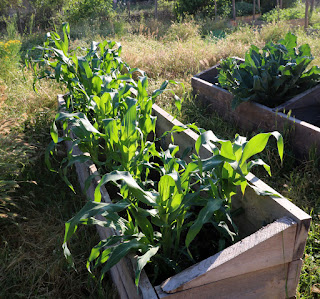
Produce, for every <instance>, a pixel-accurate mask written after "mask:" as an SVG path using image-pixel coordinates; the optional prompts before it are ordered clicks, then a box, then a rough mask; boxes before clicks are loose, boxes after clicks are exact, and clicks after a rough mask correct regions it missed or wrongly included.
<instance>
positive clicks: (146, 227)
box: [131, 208, 153, 244]
mask: <svg viewBox="0 0 320 299" xmlns="http://www.w3.org/2000/svg"><path fill="white" fill-rule="evenodd" d="M142 210H143V209H141V208H139V210H137V211H135V210H134V209H131V213H132V215H133V217H134V219H135V221H136V224H138V226H139V227H140V229H141V231H142V233H143V234H144V235H145V236H146V237H147V238H148V240H149V242H150V243H151V244H152V243H153V227H152V224H151V223H150V221H149V220H148V218H147V217H146V216H144V215H143V211H142Z"/></svg>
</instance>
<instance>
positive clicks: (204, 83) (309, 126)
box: [191, 64, 320, 155]
mask: <svg viewBox="0 0 320 299" xmlns="http://www.w3.org/2000/svg"><path fill="white" fill-rule="evenodd" d="M218 67H219V64H217V65H215V66H213V67H211V68H210V69H208V70H205V71H203V72H201V73H199V74H197V75H195V76H194V77H192V80H191V84H192V88H193V92H194V94H196V95H197V98H196V100H197V101H199V102H201V103H202V104H203V106H204V107H207V109H209V110H210V111H215V112H217V113H218V114H219V115H220V116H221V117H222V118H224V119H225V120H227V121H234V122H235V123H236V124H237V125H238V126H239V127H241V128H242V129H245V130H248V131H253V130H257V129H258V130H259V129H260V130H263V131H272V130H278V131H280V132H281V133H284V132H289V133H290V137H291V138H292V144H293V146H294V150H295V151H296V153H297V154H300V155H306V154H308V153H309V150H310V149H311V148H312V147H316V148H317V149H318V151H320V128H319V126H320V86H319V85H317V86H316V87H313V88H312V89H309V90H307V91H305V92H303V93H301V94H299V95H297V96H295V97H294V98H292V99H291V100H289V101H287V102H285V103H284V104H282V105H280V106H278V107H275V108H268V107H266V106H264V105H261V104H259V103H254V102H245V103H242V104H241V105H239V106H238V107H237V108H236V109H235V110H232V109H231V102H232V99H233V95H232V94H231V93H230V92H229V91H227V90H225V89H223V88H221V87H219V86H218V85H217V82H218V81H217V79H216V77H217V75H218V69H217V68H218ZM289 111H291V114H287V113H288V112H289Z"/></svg>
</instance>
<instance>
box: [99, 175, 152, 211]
mask: <svg viewBox="0 0 320 299" xmlns="http://www.w3.org/2000/svg"><path fill="white" fill-rule="evenodd" d="M119 180H122V181H123V182H124V183H126V184H127V185H128V188H129V190H130V192H131V193H132V194H133V195H134V196H135V197H136V198H137V199H138V200H140V201H141V202H143V203H145V204H148V205H150V206H155V205H156V196H155V195H153V194H152V193H151V192H148V191H145V190H143V189H142V188H141V187H140V186H139V185H138V184H137V182H136V181H135V180H134V179H133V177H132V176H131V174H130V173H129V172H128V171H117V170H115V171H112V172H110V173H108V174H105V175H104V176H103V177H102V178H101V181H100V183H99V184H98V186H97V187H96V190H95V193H94V200H95V201H96V202H100V201H101V193H100V188H101V186H103V185H105V184H106V183H108V182H110V181H112V182H116V181H119Z"/></svg>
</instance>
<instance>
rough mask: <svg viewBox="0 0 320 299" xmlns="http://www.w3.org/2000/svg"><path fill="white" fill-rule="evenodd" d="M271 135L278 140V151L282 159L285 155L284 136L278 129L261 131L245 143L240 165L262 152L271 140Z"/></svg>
mask: <svg viewBox="0 0 320 299" xmlns="http://www.w3.org/2000/svg"><path fill="white" fill-rule="evenodd" d="M270 136H274V137H275V138H276V140H277V146H278V153H279V156H280V159H281V161H282V157H283V138H282V136H281V134H280V133H279V132H277V131H274V132H271V133H260V134H258V135H256V136H254V137H252V138H251V139H250V140H249V141H248V142H247V143H246V145H245V147H244V149H243V154H242V157H241V161H240V167H242V166H243V165H244V163H245V162H246V161H247V160H248V159H249V158H251V157H252V156H253V155H255V154H258V153H261V152H262V151H263V150H264V149H265V147H266V145H267V142H268V140H269V137H270Z"/></svg>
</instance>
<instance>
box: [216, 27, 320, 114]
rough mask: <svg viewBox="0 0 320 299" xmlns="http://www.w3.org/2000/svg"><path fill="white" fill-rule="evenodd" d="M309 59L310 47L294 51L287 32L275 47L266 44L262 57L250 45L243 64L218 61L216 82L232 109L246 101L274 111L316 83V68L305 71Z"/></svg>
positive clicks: (319, 76)
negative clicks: (230, 96) (228, 94)
mask: <svg viewBox="0 0 320 299" xmlns="http://www.w3.org/2000/svg"><path fill="white" fill-rule="evenodd" d="M313 59H314V58H313V57H312V55H311V50H310V46H309V45H308V44H304V45H301V46H300V47H299V48H297V37H296V36H295V35H294V34H292V33H290V32H289V33H287V35H286V36H285V39H283V40H280V41H279V42H278V43H277V44H273V43H272V42H269V43H268V44H266V45H265V47H264V48H263V49H262V53H261V51H260V49H259V48H258V47H256V46H254V45H252V46H251V48H250V50H249V52H247V53H246V55H245V62H244V63H240V64H239V63H238V62H237V60H236V59H235V58H228V59H226V60H222V61H221V63H220V65H221V68H220V71H219V75H218V81H219V83H220V85H221V86H222V87H223V88H226V89H228V91H230V92H231V93H232V94H233V95H234V98H233V101H232V108H233V109H235V108H236V107H237V106H238V105H239V104H241V103H242V102H248V101H255V102H258V103H261V104H264V105H266V106H268V107H276V106H278V105H279V104H282V103H284V102H285V101H286V100H288V98H290V97H292V96H294V95H297V94H299V93H301V92H303V91H305V90H307V89H309V88H311V87H313V86H315V85H316V84H318V83H319V82H320V68H319V67H318V66H313V67H311V68H310V69H309V70H307V67H308V65H309V64H310V63H311V61H312V60H313Z"/></svg>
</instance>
